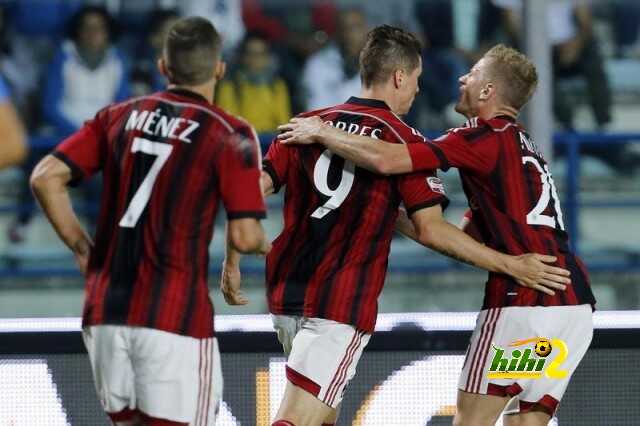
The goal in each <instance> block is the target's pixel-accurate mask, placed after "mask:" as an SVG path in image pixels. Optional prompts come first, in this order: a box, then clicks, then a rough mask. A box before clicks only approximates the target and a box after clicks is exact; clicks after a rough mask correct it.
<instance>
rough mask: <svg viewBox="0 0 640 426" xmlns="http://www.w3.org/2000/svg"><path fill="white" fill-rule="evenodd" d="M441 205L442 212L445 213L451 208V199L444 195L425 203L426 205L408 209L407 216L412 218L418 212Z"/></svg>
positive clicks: (422, 204) (421, 204) (417, 205)
mask: <svg viewBox="0 0 640 426" xmlns="http://www.w3.org/2000/svg"><path fill="white" fill-rule="evenodd" d="M438 204H440V205H441V206H442V211H445V210H446V208H447V207H448V206H449V199H448V198H447V197H445V196H444V195H442V196H440V197H436V198H432V199H431V200H429V201H425V202H424V203H420V204H416V205H415V206H411V207H407V215H409V216H411V215H412V214H414V213H415V212H417V211H418V210H422V209H428V208H429V207H433V206H435V205H438Z"/></svg>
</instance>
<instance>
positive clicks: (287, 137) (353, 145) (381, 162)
mask: <svg viewBox="0 0 640 426" xmlns="http://www.w3.org/2000/svg"><path fill="white" fill-rule="evenodd" d="M278 130H280V131H281V132H282V133H280V134H279V135H278V139H279V140H280V142H282V143H284V144H305V145H306V144H313V143H320V144H322V145H324V146H325V147H327V148H328V149H330V150H331V151H333V152H334V153H335V154H338V155H339V156H340V157H342V158H344V159H345V160H348V161H351V162H352V163H354V164H355V165H357V166H359V167H363V168H365V169H368V170H370V171H372V172H374V173H378V174H383V175H395V174H402V173H408V172H410V171H412V170H413V165H412V162H411V157H410V156H409V151H408V150H407V147H406V146H405V145H402V144H393V143H388V142H384V141H381V140H378V139H373V138H370V137H367V136H360V135H354V134H350V133H347V132H345V131H344V130H340V129H336V128H335V127H332V126H330V125H328V124H326V123H324V122H323V121H322V119H320V117H305V118H292V119H291V121H289V123H287V124H283V125H281V126H279V127H278Z"/></svg>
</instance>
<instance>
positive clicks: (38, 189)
mask: <svg viewBox="0 0 640 426" xmlns="http://www.w3.org/2000/svg"><path fill="white" fill-rule="evenodd" d="M71 177H72V175H71V169H70V168H69V166H67V165H66V164H65V163H64V162H62V161H60V160H58V159H57V158H55V157H54V156H52V155H47V156H46V157H45V158H43V159H42V160H41V161H40V162H39V163H38V164H37V165H36V167H35V169H34V170H33V173H32V174H31V181H30V182H31V189H32V190H33V194H34V195H35V197H36V199H37V200H38V202H39V203H40V206H42V210H44V213H45V215H46V216H47V219H49V222H51V224H52V225H53V228H54V229H55V231H56V233H57V234H58V236H59V237H60V239H62V241H63V242H64V243H65V244H66V245H67V247H69V248H70V249H71V251H72V252H73V254H74V256H75V257H76V261H77V262H78V266H79V267H80V271H81V272H82V274H83V275H85V274H86V272H87V265H88V262H89V253H90V251H91V246H92V245H93V243H92V242H91V239H90V238H89V235H88V234H87V232H86V231H85V230H84V229H83V227H82V225H81V224H80V221H79V220H78V217H77V216H76V214H75V212H74V211H73V206H72V205H71V198H70V197H69V191H68V190H67V184H68V183H69V182H70V181H71Z"/></svg>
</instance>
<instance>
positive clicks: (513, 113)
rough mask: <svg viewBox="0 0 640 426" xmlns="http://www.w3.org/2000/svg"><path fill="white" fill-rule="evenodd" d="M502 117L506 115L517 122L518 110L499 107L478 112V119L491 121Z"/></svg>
mask: <svg viewBox="0 0 640 426" xmlns="http://www.w3.org/2000/svg"><path fill="white" fill-rule="evenodd" d="M501 115H506V116H507V117H511V118H513V119H514V120H516V119H517V118H518V110H517V109H515V108H513V107H510V106H507V105H498V106H495V107H489V108H481V109H480V110H479V111H478V117H480V118H482V119H483V120H491V119H492V118H495V117H499V116H501Z"/></svg>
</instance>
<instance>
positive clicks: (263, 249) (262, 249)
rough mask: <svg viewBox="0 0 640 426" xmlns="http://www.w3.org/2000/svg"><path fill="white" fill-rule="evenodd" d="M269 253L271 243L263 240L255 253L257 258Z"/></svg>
mask: <svg viewBox="0 0 640 426" xmlns="http://www.w3.org/2000/svg"><path fill="white" fill-rule="evenodd" d="M270 251H271V243H270V242H269V241H268V240H267V239H266V238H265V240H264V242H263V243H262V245H261V246H260V248H259V249H258V251H257V252H256V254H257V255H258V256H266V255H268V254H269V252H270Z"/></svg>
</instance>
